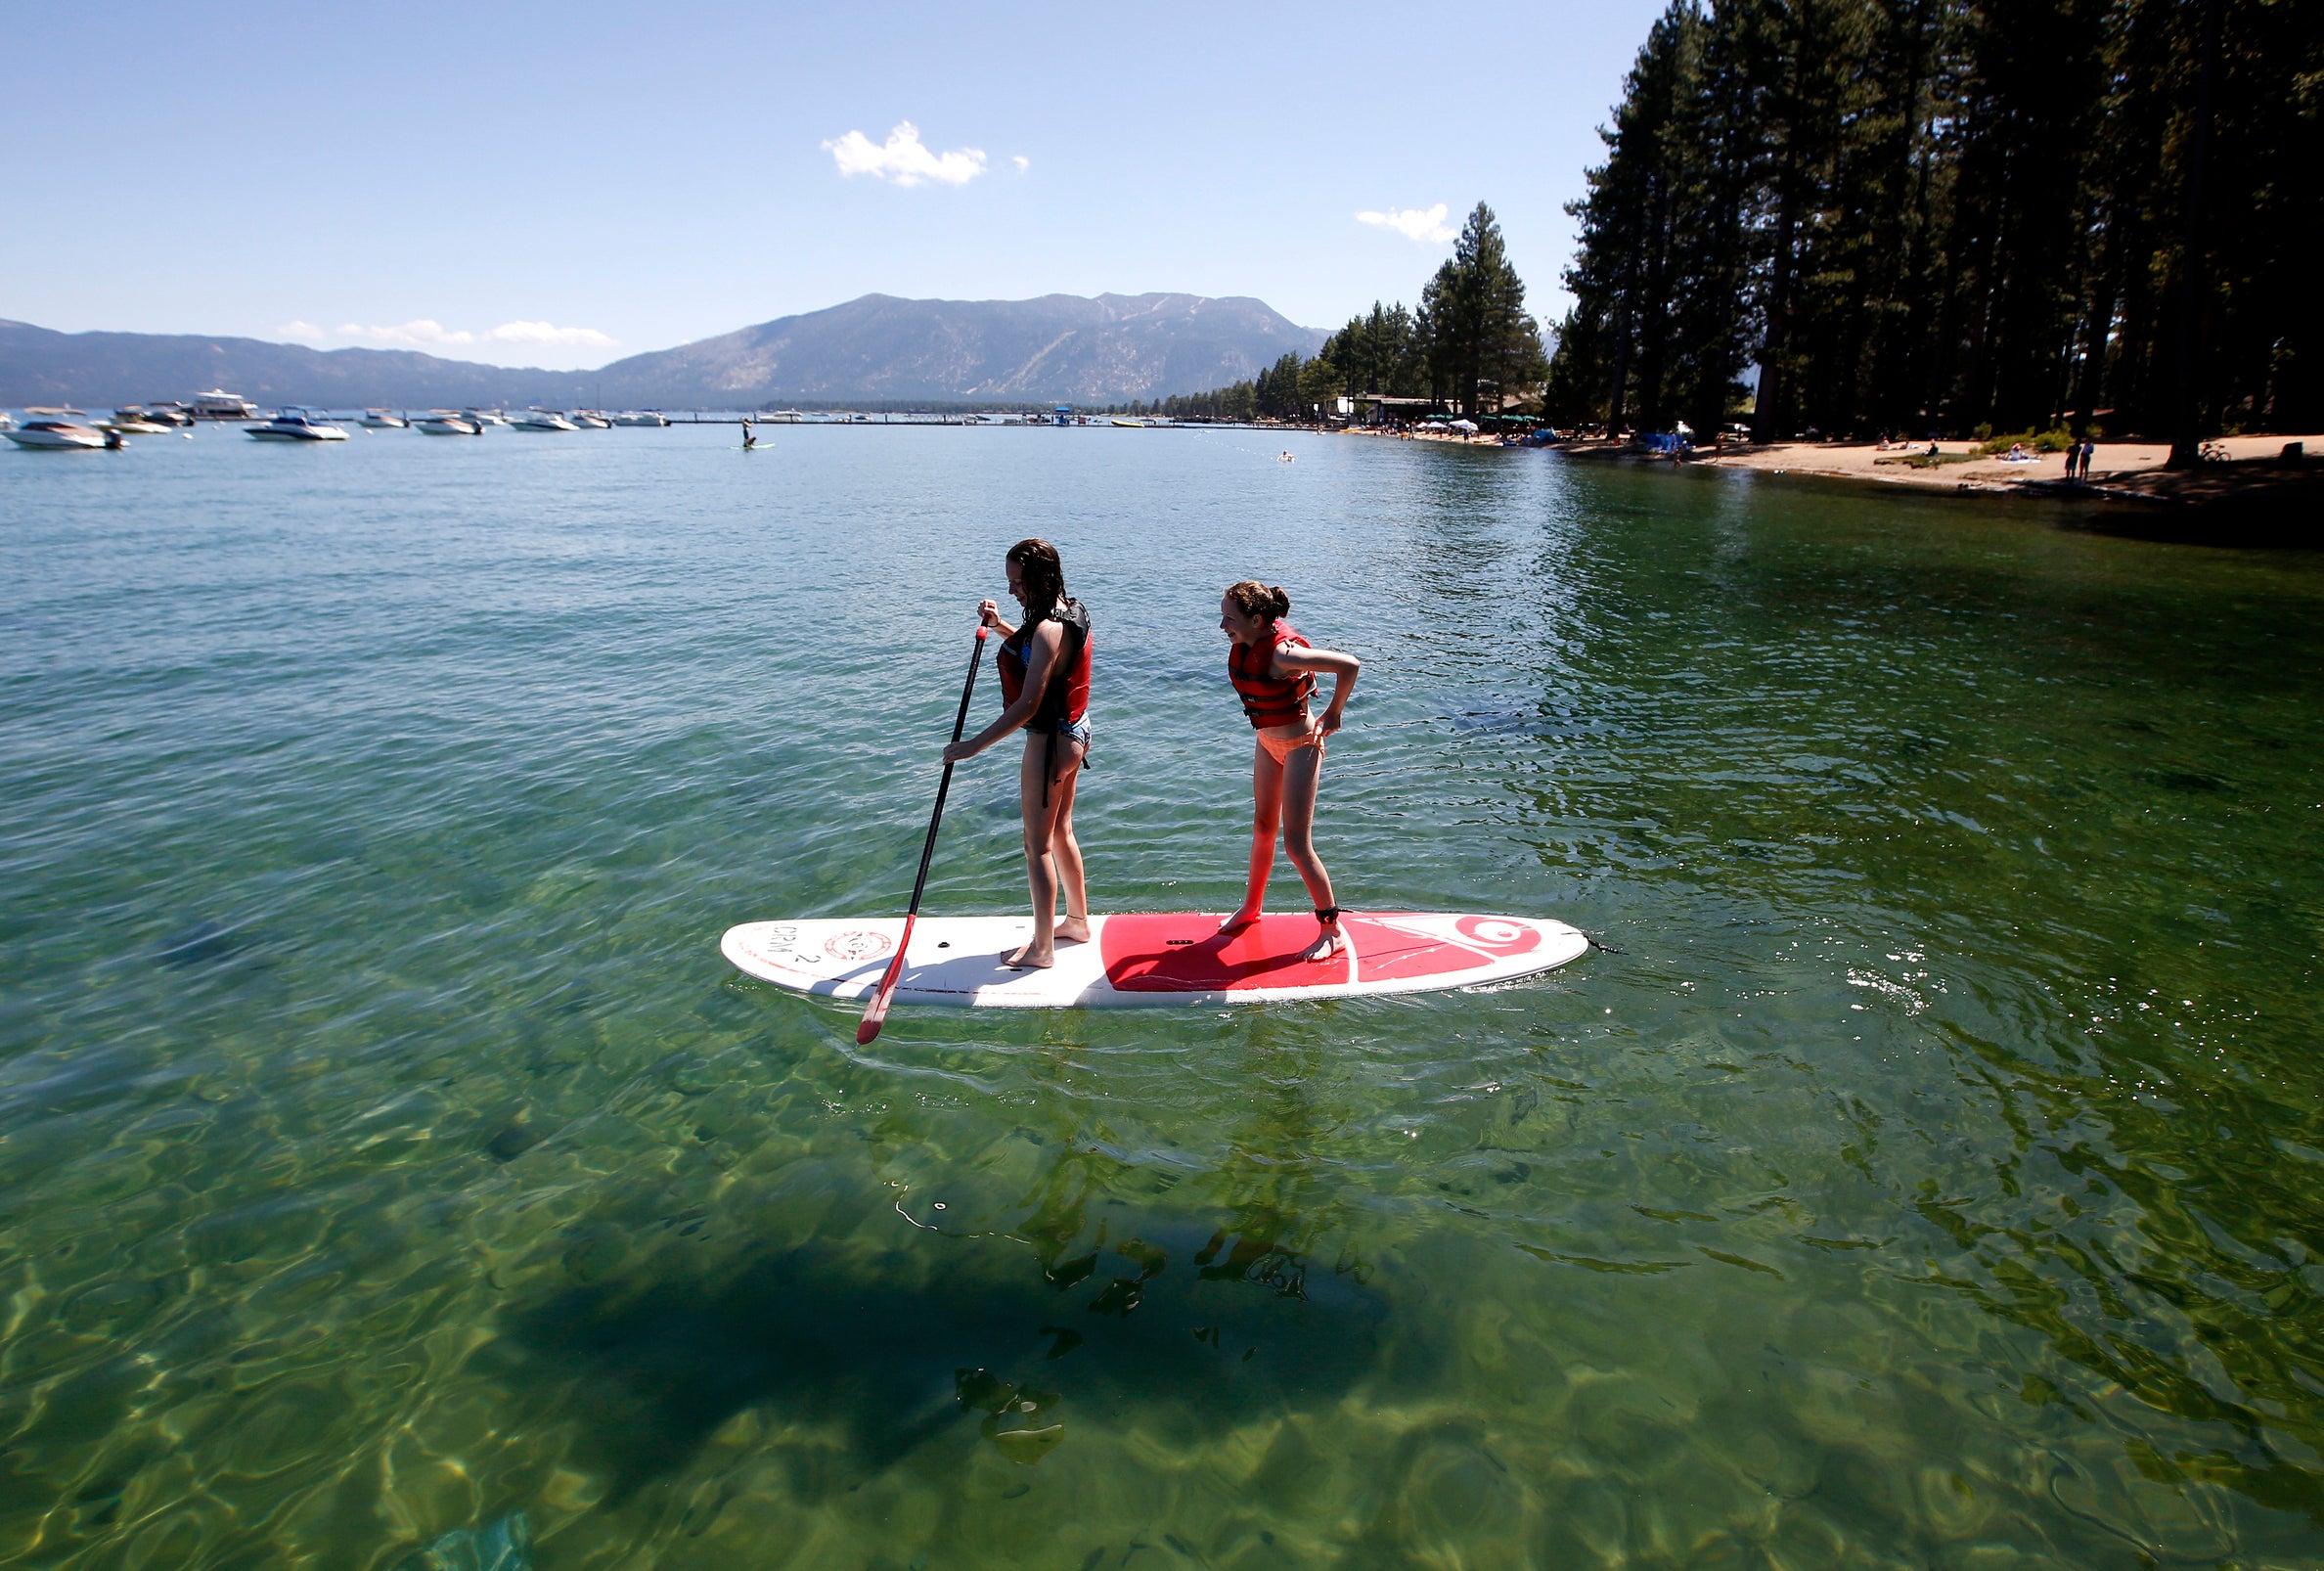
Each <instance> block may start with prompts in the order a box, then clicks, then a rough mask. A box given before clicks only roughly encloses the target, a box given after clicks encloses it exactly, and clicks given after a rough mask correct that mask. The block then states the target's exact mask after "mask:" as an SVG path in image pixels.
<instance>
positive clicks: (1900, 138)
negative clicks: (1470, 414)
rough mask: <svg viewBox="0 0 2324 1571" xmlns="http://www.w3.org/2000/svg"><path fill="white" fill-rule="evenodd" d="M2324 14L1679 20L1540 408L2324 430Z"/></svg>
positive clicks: (1821, 0) (1959, 3)
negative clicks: (2322, 285) (1754, 377)
mask: <svg viewBox="0 0 2324 1571" xmlns="http://www.w3.org/2000/svg"><path fill="white" fill-rule="evenodd" d="M2318 16H2319V13H2318V11H2317V8H2316V5H2315V0H1982V3H1980V4H1974V5H1973V4H1970V3H1969V0H1717V3H1716V4H1712V5H1709V6H1705V5H1703V4H1701V3H1699V0H1675V3H1674V4H1673V5H1672V6H1671V8H1670V10H1669V11H1668V12H1666V13H1665V14H1664V16H1663V17H1662V19H1661V20H1660V21H1659V22H1656V24H1655V26H1654V29H1653V32H1652V34H1651V35H1650V36H1649V38H1648V40H1647V42H1646V45H1645V47H1644V48H1643V49H1642V50H1641V51H1640V52H1639V55H1638V59H1637V63H1636V66H1635V67H1633V68H1632V70H1631V73H1630V76H1629V78H1628V80H1627V81H1626V83H1625V85H1624V93H1623V99H1622V103H1621V105H1620V106H1619V107H1618V109H1617V110H1616V112H1615V114H1614V118H1613V122H1612V124H1611V125H1610V126H1608V127H1607V128H1605V129H1604V130H1603V131H1602V132H1601V135H1602V136H1603V137H1604V139H1605V143H1606V150H1607V157H1606V160H1605V162H1604V163H1603V164H1602V165H1600V166H1599V167H1598V168H1596V169H1593V170H1591V171H1590V172H1589V177H1588V178H1589V189H1588V194H1587V197H1586V198H1585V199H1584V200H1582V201H1581V202H1576V203H1575V204H1574V205H1573V207H1572V209H1571V210H1572V211H1573V212H1574V213H1575V215H1576V216H1577V217H1578V218H1580V220H1581V222H1582V234H1581V244H1580V248H1579V253H1578V255H1577V256H1576V258H1575V261H1574V264H1573V266H1572V267H1571V268H1570V269H1569V270H1568V272H1567V274H1566V281H1567V285H1568V287H1569V288H1570V289H1571V290H1572V292H1573V293H1574V295H1575V297H1576V301H1577V304H1576V305H1575V307H1574V309H1573V310H1572V311H1571V312H1570V313H1569V314H1568V316H1567V318H1566V320H1565V322H1564V323H1563V324H1562V325H1561V327H1560V330H1559V333H1558V336H1557V353H1556V355H1555V357H1554V361H1553V363H1552V366H1551V369H1550V373H1549V382H1548V387H1547V393H1546V400H1545V402H1546V412H1547V413H1548V414H1549V415H1550V416H1551V417H1552V418H1553V419H1555V420H1558V421H1560V422H1561V423H1566V422H1577V423H1578V422H1591V423H1597V422H1603V423H1606V424H1608V425H1611V426H1617V427H1623V428H1632V429H1641V430H1647V429H1657V428H1664V427H1667V426H1670V425H1672V424H1673V423H1675V422H1676V421H1678V420H1682V419H1683V420H1685V421H1686V422H1688V423H1689V424H1691V425H1692V426H1694V427H1695V428H1696V429H1698V430H1703V431H1706V432H1707V431H1712V430H1717V429H1719V428H1720V427H1721V426H1723V425H1724V424H1725V423H1726V422H1728V421H1729V420H1730V419H1733V418H1734V417H1735V416H1736V414H1737V413H1738V412H1739V411H1741V410H1743V409H1746V408H1749V409H1750V410H1751V414H1750V419H1751V422H1752V426H1753V433H1754V434H1755V435H1756V436H1758V437H1761V438H1762V439H1766V438H1772V437H1780V436H1789V435H1795V434H1799V433H1802V432H1805V431H1809V430H1816V431H1821V432H1825V433H1835V434H1837V433H1855V434H1864V435H1868V434H1871V433H1873V432H1876V431H1881V430H1889V431H1894V432H1897V433H1899V434H1904V433H1911V434H1914V435H1918V434H1921V433H1924V432H1926V431H1930V430H1940V429H1941V430H1944V431H1947V432H1954V433H1961V432H1968V431H1971V430H1973V429H1974V428H1975V427H1977V426H1991V427H1995V428H1998V429H2001V430H2024V429H2034V428H2048V427H2051V426H2056V425H2060V424H2070V425H2072V426H2076V427H2077V428H2078V429H2083V428H2091V427H2096V428H2101V429H2103V430H2104V431H2105V432H2106V433H2107V434H2112V435H2123V434H2132V433H2137V434H2145V435H2153V436H2162V435H2172V436H2174V437H2176V438H2177V439H2178V440H2179V441H2180V442H2181V443H2182V445H2183V444H2184V443H2185V442H2187V441H2188V440H2190V439H2191V437H2192V436H2194V435H2197V434H2203V435H2208V434H2213V433H2216V432H2219V431H2222V430H2225V431H2233V430H2238V429H2250V430H2302V429H2309V430H2312V429H2316V428H2317V423H2318V421H2319V420H2320V419H2324V399H2320V398H2319V390H2318V377H2317V371H2318V364H2317V362H2318V360H2319V357H2324V342H2319V339H2318V328H2319V308H2318V304H2317V299H2318V295H2317V292H2316V289H2315V284H2314V279H2313V277H2312V275H2310V274H2309V272H2308V270H2309V269H2310V268H2312V267H2314V266H2315V265H2316V264H2315V260H2314V259H2315V258H2317V257H2319V256H2324V26H2320V25H2319V22H2318ZM2190 240H2191V241H2192V244H2191V245H2190ZM2302 257H2306V258H2309V260H2308V261H2306V262H2302ZM1753 366H1757V367H1758V368H1759V379H1758V386H1757V397H1756V402H1754V400H1753V398H1752V394H1751V390H1750V389H1749V388H1748V387H1747V386H1746V376H1747V372H1748V371H1749V368H1751V367H1753Z"/></svg>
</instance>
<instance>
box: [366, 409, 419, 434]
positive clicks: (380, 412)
mask: <svg viewBox="0 0 2324 1571" xmlns="http://www.w3.org/2000/svg"><path fill="white" fill-rule="evenodd" d="M363 424H364V425H365V426H369V427H370V428H371V429H373V430H375V431H399V430H402V429H403V428H404V427H405V426H408V425H410V424H411V422H409V421H407V420H405V419H404V418H403V417H402V416H401V415H391V414H389V413H388V412H387V411H386V410H384V409H367V410H365V411H364V412H363Z"/></svg>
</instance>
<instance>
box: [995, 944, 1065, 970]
mask: <svg viewBox="0 0 2324 1571" xmlns="http://www.w3.org/2000/svg"><path fill="white" fill-rule="evenodd" d="M1001 964H1002V965H1006V966H1007V967H1008V968H1009V969H1010V970H1012V971H1046V970H1048V969H1049V968H1050V966H1051V965H1056V964H1057V952H1056V951H1055V950H1054V949H1047V950H1039V949H1035V948H1034V947H1033V946H1032V945H1031V944H1027V945H1025V947H1024V948H1022V949H1015V950H1011V951H1009V952H1008V953H1007V954H1006V955H1004V956H1002V957H1001Z"/></svg>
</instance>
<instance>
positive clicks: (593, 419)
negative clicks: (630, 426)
mask: <svg viewBox="0 0 2324 1571" xmlns="http://www.w3.org/2000/svg"><path fill="white" fill-rule="evenodd" d="M565 419H567V420H569V421H571V422H572V423H573V424H574V425H575V426H579V427H581V428H582V429H584V430H593V431H602V430H603V429H605V428H606V427H607V426H611V425H612V424H613V423H612V422H611V421H609V420H607V419H606V418H605V417H604V416H603V415H600V414H598V413H596V412H595V411H593V410H587V409H576V410H574V411H573V412H572V413H571V414H569V415H567V416H565Z"/></svg>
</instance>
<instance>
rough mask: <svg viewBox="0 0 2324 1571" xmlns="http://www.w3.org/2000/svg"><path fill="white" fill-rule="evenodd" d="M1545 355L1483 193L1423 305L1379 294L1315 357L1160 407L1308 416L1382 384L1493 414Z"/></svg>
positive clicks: (1183, 412) (1213, 416) (1533, 381)
mask: <svg viewBox="0 0 2324 1571" xmlns="http://www.w3.org/2000/svg"><path fill="white" fill-rule="evenodd" d="M1547 364H1548V363H1547V360H1546V358H1545V357H1544V355H1543V354H1542V339H1541V332H1540V329H1539V328H1538V327H1537V326H1536V324H1535V322H1534V319H1533V318H1532V317H1531V316H1529V315H1527V314H1526V310H1525V284H1524V282H1523V281H1522V280H1520V279H1519V278H1518V276H1517V270H1516V268H1514V267H1512V266H1511V265H1510V264H1509V252H1508V247H1507V246H1506V245H1505V244H1504V243H1503V242H1502V239H1501V232H1500V224H1499V222H1498V221H1497V219H1496V218H1495V217H1494V215H1493V209H1492V208H1491V207H1488V206H1486V205H1485V203H1483V202H1479V203H1477V208H1476V211H1474V212H1472V213H1470V214H1469V216H1468V222H1467V223H1466V224H1464V225H1463V226H1462V227H1461V231H1460V236H1459V238H1458V239H1457V240H1455V241H1454V242H1453V254H1452V255H1451V256H1450V257H1448V258H1446V260H1445V263H1444V265H1443V266H1441V267H1439V268H1438V269H1437V271H1436V276H1435V277H1433V278H1431V279H1430V280H1429V281H1428V284H1427V286H1426V288H1424V289H1423V290H1422V291H1421V292H1420V305H1419V308H1418V309H1417V310H1408V309H1406V307H1405V306H1404V305H1403V304H1402V303H1399V304H1396V305H1381V304H1378V303H1377V302H1375V303H1374V304H1373V306H1372V308H1371V311H1370V313H1369V314H1368V315H1365V316H1359V317H1355V318H1353V319H1352V320H1350V321H1349V323H1348V325H1347V326H1346V327H1344V328H1342V329H1340V330H1339V331H1338V332H1337V333H1334V334H1333V335H1332V336H1331V337H1329V338H1327V339H1325V340H1324V343H1323V347H1322V348H1321V349H1319V350H1318V351H1317V352H1316V356H1315V358H1314V359H1312V360H1302V359H1300V358H1299V356H1297V355H1296V354H1286V355H1284V356H1283V357H1282V358H1281V359H1280V360H1277V361H1276V362H1275V363H1274V365H1273V366H1272V367H1270V368H1269V369H1267V370H1266V371H1262V372H1261V373H1260V374H1259V375H1258V377H1257V378H1255V379H1254V380H1252V381H1250V382H1236V383H1234V384H1233V385H1232V386H1229V387H1220V388H1216V389H1214V390H1213V391H1210V392H1204V393H1192V394H1187V395H1183V396H1180V397H1175V398H1165V399H1164V400H1163V401H1162V411H1163V413H1165V414H1167V415H1169V416H1170V417H1171V418H1173V419H1176V420H1253V419H1259V420H1285V421H1304V420H1313V419H1315V418H1316V411H1317V410H1318V408H1320V409H1323V410H1326V411H1327V410H1329V409H1331V408H1332V406H1333V404H1334V402H1335V401H1336V400H1337V399H1338V398H1339V397H1340V396H1341V395H1342V394H1356V395H1359V396H1361V395H1362V394H1364V393H1380V394H1385V395H1388V396H1393V397H1404V398H1434V399H1436V400H1438V401H1439V402H1441V403H1442V404H1443V405H1444V406H1445V407H1446V408H1448V409H1450V410H1453V411H1455V412H1457V413H1459V414H1464V415H1476V414H1489V413H1493V412H1495V411H1497V410H1498V409H1499V408H1500V407H1501V405H1502V403H1503V402H1504V401H1506V400H1508V399H1511V398H1517V397H1522V396H1525V395H1529V394H1530V393H1531V392H1532V390H1533V388H1534V387H1535V386H1536V385H1538V384H1539V383H1540V382H1541V380H1542V376H1543V375H1544V374H1545V372H1546V370H1547Z"/></svg>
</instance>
